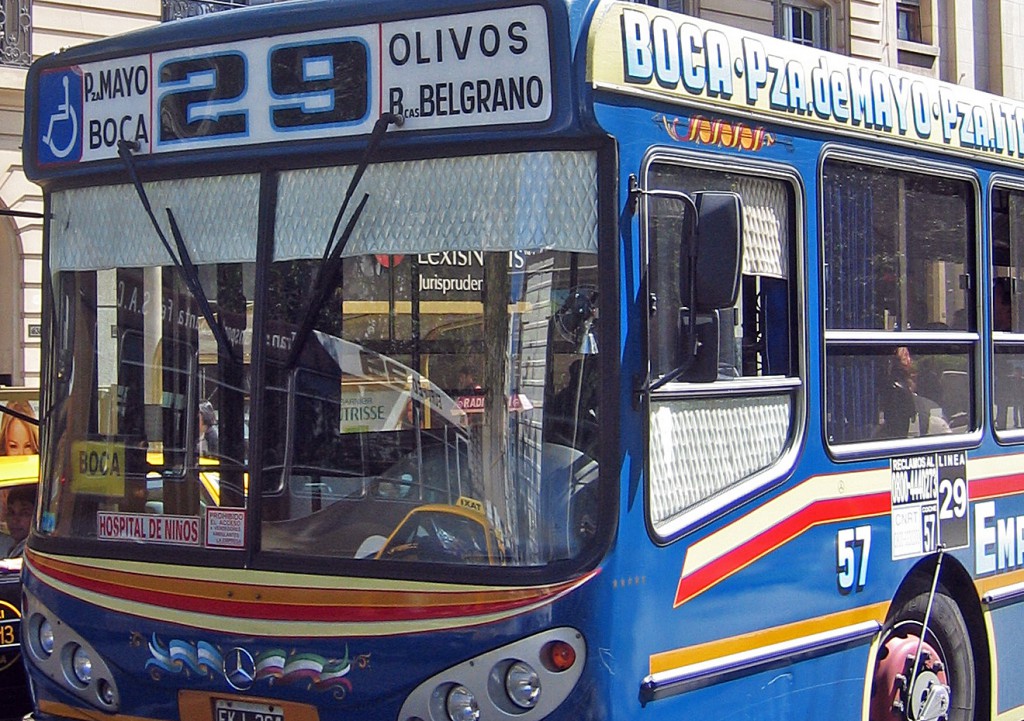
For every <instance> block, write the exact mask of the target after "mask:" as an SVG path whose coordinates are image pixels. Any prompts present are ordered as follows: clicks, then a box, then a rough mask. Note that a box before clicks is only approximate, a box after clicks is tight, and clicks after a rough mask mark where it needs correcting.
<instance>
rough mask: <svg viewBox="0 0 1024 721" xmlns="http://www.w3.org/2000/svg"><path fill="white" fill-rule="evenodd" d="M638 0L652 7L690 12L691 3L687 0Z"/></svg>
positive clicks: (637, 0) (677, 11)
mask: <svg viewBox="0 0 1024 721" xmlns="http://www.w3.org/2000/svg"><path fill="white" fill-rule="evenodd" d="M636 2H638V3H639V4H641V5H650V6H651V7H652V8H661V9H662V10H671V11H672V12H676V13H685V14H690V8H689V5H690V3H689V2H688V1H687V0H636Z"/></svg>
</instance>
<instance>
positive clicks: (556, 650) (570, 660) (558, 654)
mask: <svg viewBox="0 0 1024 721" xmlns="http://www.w3.org/2000/svg"><path fill="white" fill-rule="evenodd" d="M540 657H541V662H542V663H543V664H544V666H545V667H546V668H547V669H548V670H549V671H555V672H560V671H568V670H569V669H570V668H572V666H573V664H574V663H576V649H574V648H573V647H572V646H570V645H569V644H568V643H566V642H565V641H552V642H550V643H548V644H546V645H545V646H544V648H543V649H541V654H540Z"/></svg>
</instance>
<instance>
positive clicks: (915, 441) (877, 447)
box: [816, 145, 987, 461]
mask: <svg viewBox="0 0 1024 721" xmlns="http://www.w3.org/2000/svg"><path fill="white" fill-rule="evenodd" d="M907 159H908V158H907V156H899V157H893V156H892V155H891V154H885V153H882V152H876V151H865V150H862V149H855V148H850V147H846V146H840V145H833V146H828V147H826V148H824V149H823V150H822V152H821V154H820V156H819V160H818V168H817V184H818V192H817V198H816V203H817V208H818V218H817V223H818V247H817V252H818V254H819V259H820V260H819V263H818V278H817V283H818V290H817V296H818V297H817V302H818V304H819V307H818V324H819V325H818V327H819V329H820V338H821V346H820V354H821V358H820V365H819V367H820V368H821V393H820V399H819V402H820V408H819V412H820V414H821V419H822V427H821V428H822V440H823V444H824V446H825V449H826V451H827V453H828V454H829V455H830V456H831V457H832V458H833V459H835V460H838V461H843V460H857V459H866V458H887V457H892V456H898V455H910V454H916V453H921V452H927V451H933V450H938V449H944V448H952V447H955V448H967V447H972V446H977V445H978V444H979V443H980V442H981V438H982V435H983V433H984V427H985V417H986V414H987V410H986V409H985V408H984V403H985V398H986V393H985V392H984V388H985V382H984V377H983V376H984V374H985V367H984V363H985V358H984V354H985V348H984V345H985V344H984V343H982V334H981V332H980V330H979V313H978V309H979V307H980V305H979V303H980V298H979V293H978V284H979V281H978V279H979V276H980V275H981V274H982V264H983V263H985V262H986V261H987V255H985V254H983V246H982V225H983V223H982V218H981V212H982V205H981V201H982V196H981V182H980V180H979V179H978V176H977V174H976V173H974V172H972V171H971V170H970V169H969V168H967V167H965V166H963V165H959V164H955V163H951V162H946V163H940V162H936V161H932V160H926V159H923V158H920V157H915V158H914V159H913V160H914V164H913V168H912V170H908V169H907V166H906V164H905V161H906V160H907ZM901 161H903V164H901ZM828 162H840V163H848V164H853V165H870V166H873V167H876V168H884V169H887V170H890V171H895V172H911V173H913V174H915V175H923V176H928V177H933V178H936V179H942V180H953V181H960V182H965V183H967V184H968V186H969V188H970V190H971V191H972V193H971V196H970V199H969V203H973V207H972V206H971V205H970V204H969V205H968V208H967V210H968V212H969V213H973V216H972V218H969V220H971V219H972V220H973V225H974V227H973V228H972V229H971V233H970V236H969V237H968V238H967V243H966V252H967V257H966V259H965V260H966V265H967V271H966V272H967V274H968V276H969V278H970V287H969V289H968V291H967V298H968V313H967V322H968V329H967V330H966V331H954V330H948V331H935V330H920V331H913V330H911V331H899V339H898V340H900V341H901V343H899V345H904V344H905V345H908V346H917V347H932V348H934V347H936V346H943V345H959V346H967V358H968V359H969V363H970V368H971V374H970V376H969V380H970V386H969V391H970V400H969V408H970V411H971V412H972V413H973V417H974V418H975V422H974V425H973V427H971V428H969V429H968V430H967V431H965V432H960V433H949V434H933V435H922V436H918V437H908V438H893V439H869V440H863V441H845V442H834V441H832V440H830V439H829V435H828V426H827V423H826V420H827V415H828V398H829V388H828V370H827V368H828V366H827V363H828V359H829V346H833V347H834V346H837V345H838V346H840V347H856V346H861V347H872V348H881V347H891V346H893V345H894V340H897V339H895V338H893V337H892V336H893V334H894V331H884V330H849V329H833V330H830V329H829V328H828V327H827V325H826V309H827V307H828V303H829V298H828V297H827V296H826V289H827V286H828V282H827V278H826V275H827V268H826V264H825V258H826V252H825V244H826V235H825V217H824V213H823V212H822V209H823V208H824V203H825V198H824V188H825V183H824V177H823V176H824V171H825V166H826V164H827V163H828ZM986 275H987V274H986ZM972 304H973V309H972V308H971V307H970V306H971V305H972Z"/></svg>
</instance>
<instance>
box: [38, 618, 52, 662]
mask: <svg viewBox="0 0 1024 721" xmlns="http://www.w3.org/2000/svg"><path fill="white" fill-rule="evenodd" d="M36 638H37V639H38V640H39V650H40V651H42V652H43V653H44V654H46V655H47V656H49V655H50V654H51V653H53V626H52V625H50V621H49V619H45V618H44V619H43V620H42V621H40V622H39V628H38V629H37V630H36Z"/></svg>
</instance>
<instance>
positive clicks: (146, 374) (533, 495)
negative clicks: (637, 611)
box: [40, 152, 600, 568]
mask: <svg viewBox="0 0 1024 721" xmlns="http://www.w3.org/2000/svg"><path fill="white" fill-rule="evenodd" d="M351 176H352V168H351V167H341V168H336V167H332V168H320V169H308V170H292V171H284V172H281V173H280V174H279V175H277V176H276V177H275V181H274V186H275V188H276V192H277V198H276V206H275V218H274V222H273V225H274V230H273V252H272V255H271V258H270V260H269V262H268V263H267V264H266V267H265V268H262V269H261V268H259V267H258V265H257V262H256V258H257V253H256V237H257V235H258V229H257V227H256V226H257V222H256V217H257V216H258V213H256V212H255V205H256V204H257V200H256V199H257V198H258V197H259V193H260V189H259V186H260V184H261V183H265V182H267V180H266V178H263V179H260V177H259V176H230V177H227V178H218V179H217V180H216V181H211V180H209V179H192V180H180V181H158V182H151V183H147V191H148V194H149V195H150V196H151V197H152V198H153V199H154V203H153V204H154V206H157V207H158V208H159V207H162V206H167V207H169V208H172V210H173V214H174V216H175V218H176V219H177V220H178V222H179V223H180V225H181V229H180V236H181V238H182V239H183V240H184V242H185V243H187V244H188V245H189V246H190V248H191V249H190V251H189V252H190V254H191V255H192V258H191V260H192V262H193V263H194V264H195V267H196V273H195V275H196V276H197V277H198V279H199V282H200V283H201V284H202V290H203V293H202V294H197V293H193V292H191V291H190V287H189V285H188V283H187V282H186V279H185V278H184V277H183V274H181V273H176V272H175V270H176V269H175V268H174V267H173V265H172V260H171V259H170V257H169V254H168V252H167V251H166V250H165V249H164V248H162V247H161V245H160V240H159V238H158V236H157V234H156V233H155V232H154V230H153V228H152V227H151V226H150V227H148V228H147V227H146V220H145V218H143V217H141V216H142V215H143V214H142V212H141V209H140V210H139V212H138V213H137V215H138V216H140V218H132V219H129V220H127V221H126V222H125V223H124V224H122V225H121V226H112V225H110V224H101V223H100V221H98V220H97V219H96V217H97V216H96V214H97V213H100V214H102V213H103V212H104V209H105V208H108V207H109V208H113V207H115V206H116V205H117V204H119V203H120V204H129V203H135V204H137V203H138V201H137V199H136V198H135V195H134V190H133V189H132V188H131V186H129V185H125V186H107V187H103V188H92V189H88V190H85V191H83V190H69V191H58V192H56V193H54V201H53V207H54V218H55V222H54V224H53V230H52V234H51V235H52V241H51V242H52V249H51V258H52V268H53V270H54V275H53V279H54V280H53V282H54V288H55V297H56V301H55V306H56V307H55V312H56V314H57V320H58V322H57V333H56V334H55V338H54V344H53V355H52V358H51V362H52V371H51V372H52V374H53V377H54V381H55V382H54V383H53V395H54V397H53V399H52V403H53V405H54V413H53V414H52V419H51V422H52V423H53V426H52V431H53V432H54V434H55V437H57V438H59V440H58V441H57V443H58V447H59V448H61V449H65V454H64V455H63V456H58V457H57V458H58V460H57V462H54V463H51V465H50V467H49V468H48V469H46V470H45V471H44V477H45V478H46V480H47V487H46V490H45V492H44V498H45V501H44V505H45V506H46V507H45V509H44V513H43V517H42V518H43V521H42V523H41V524H40V530H41V531H42V532H43V533H44V534H48V535H49V536H51V537H55V538H73V539H76V540H79V541H82V540H85V541H89V542H92V541H95V542H97V543H102V544H105V547H104V553H106V554H114V555H117V554H118V553H120V552H121V551H120V550H118V549H127V548H134V549H135V551H134V552H137V549H138V548H139V544H165V545H166V544H171V545H190V546H196V547H200V548H207V549H218V550H231V549H236V550H242V549H246V548H252V547H254V546H255V544H256V543H257V539H256V538H255V536H258V548H260V549H261V551H263V552H267V553H270V554H271V555H277V556H282V555H283V556H286V557H289V558H290V557H294V556H296V555H299V556H303V557H310V556H315V557H321V558H323V559H327V560H331V559H335V560H341V559H348V560H352V561H358V562H360V563H367V564H371V563H372V564H377V567H378V568H380V567H387V565H388V563H401V564H407V563H409V562H413V561H419V562H421V564H422V563H426V564H442V565H443V564H452V563H457V564H476V565H484V566H498V565H504V566H508V565H518V566H537V565H544V564H548V563H551V562H555V561H560V560H568V559H573V558H575V557H577V556H579V555H580V554H581V553H582V552H583V551H584V550H585V549H586V548H587V547H588V545H589V544H590V543H592V542H593V541H594V540H595V539H596V538H597V536H598V532H599V529H598V527H597V516H598V514H597V507H598V504H597V497H596V495H597V493H598V483H597V478H598V453H597V448H598V438H597V428H598V425H597V421H598V415H599V412H600V409H599V407H598V400H597V395H598V393H597V383H596V380H595V377H596V373H597V362H598V354H597V351H598V335H599V329H598V318H599V315H598V307H599V305H598V301H599V299H598V294H597V270H598V267H597V254H596V160H595V156H594V154H593V153H576V152H563V153H558V152H548V153H532V154H531V153H520V154H512V155H505V156H489V157H483V158H466V159H455V160H453V159H446V160H444V161H429V160H428V161H415V162H407V163H392V164H383V165H371V166H370V167H369V169H368V171H367V172H366V174H365V176H364V178H363V180H362V182H361V184H360V186H359V191H360V194H362V193H364V192H365V193H366V194H367V196H368V198H369V199H368V201H367V203H366V206H365V208H364V209H363V212H362V214H361V217H360V218H359V220H358V222H357V223H355V225H354V231H353V233H352V235H351V237H350V238H349V239H348V241H349V242H348V243H347V245H346V246H345V247H344V252H343V254H341V256H340V258H339V260H338V262H336V263H331V262H330V260H329V259H327V254H326V253H325V252H324V244H325V242H326V238H328V237H329V236H330V235H331V225H332V223H333V222H334V216H335V214H336V213H337V205H333V206H332V203H336V202H337V199H340V198H341V197H342V196H343V195H344V192H345V189H346V187H347V185H348V183H349V181H350V179H351ZM567 176H568V177H569V179H570V180H571V181H572V182H564V181H565V180H566V178H567ZM313 188H315V189H316V191H317V192H312V189H313ZM264 192H265V191H264ZM527 194H528V196H529V197H525V196H526V195H527ZM325 198H330V199H332V201H331V203H326V202H324V199H325ZM101 232H102V233H103V234H104V235H103V236H102V237H100V236H99V235H98V234H99V233H101ZM82 238H89V239H90V242H89V243H88V247H90V248H95V247H98V246H103V247H105V248H106V251H105V252H104V253H102V254H100V253H95V254H94V255H91V254H90V253H86V252H82V251H80V250H79V243H80V240H81V239H82ZM99 241H102V242H99ZM84 245H85V244H84V243H83V244H81V246H82V247H84ZM257 277H262V278H264V280H263V281H262V290H259V289H258V288H257V286H259V285H260V283H258V282H257V281H256V278H257ZM197 295H205V297H206V300H205V301H204V302H208V303H209V305H210V308H211V309H212V311H213V315H212V316H211V317H214V318H215V319H216V322H217V323H219V324H220V325H221V326H222V329H223V333H221V332H220V330H221V329H218V332H217V333H213V332H211V329H210V327H209V323H208V322H207V320H206V315H207V314H205V313H204V312H201V311H200V308H199V304H200V302H201V301H200V299H199V298H197V297H196V296H197ZM261 329H262V330H261ZM254 330H255V331H256V332H257V333H259V336H257V337H262V338H263V339H264V345H263V348H262V349H261V351H262V353H254V348H253V345H254V343H253V337H254ZM217 336H220V337H221V338H227V340H228V343H227V344H225V343H224V342H223V341H220V342H218V340H217ZM254 357H255V358H256V360H255V361H254ZM260 357H262V359H263V362H262V366H263V367H262V372H261V378H262V381H261V383H260V388H258V389H254V388H252V387H251V383H250V378H251V377H255V376H254V373H255V370H254V367H253V364H254V362H259V358H260ZM211 426H212V427H214V428H215V429H216V433H215V434H214V435H213V436H211V435H210V434H209V428H210V427H211ZM257 434H258V436H257ZM253 513H258V518H259V523H258V524H257V525H256V526H252V525H251V524H249V522H248V521H249V518H250V517H251V514H253ZM247 528H249V529H250V532H248V533H247V531H246V530H245V529H247ZM252 528H256V529H258V530H257V531H256V532H255V533H252V532H251V529H252ZM249 536H254V537H253V538H250V537H249ZM124 541H133V542H134V543H133V544H131V545H130V546H129V545H127V544H123V543H122V544H121V545H118V542H124ZM285 562H287V559H285ZM402 567H405V566H399V567H398V568H402Z"/></svg>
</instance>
